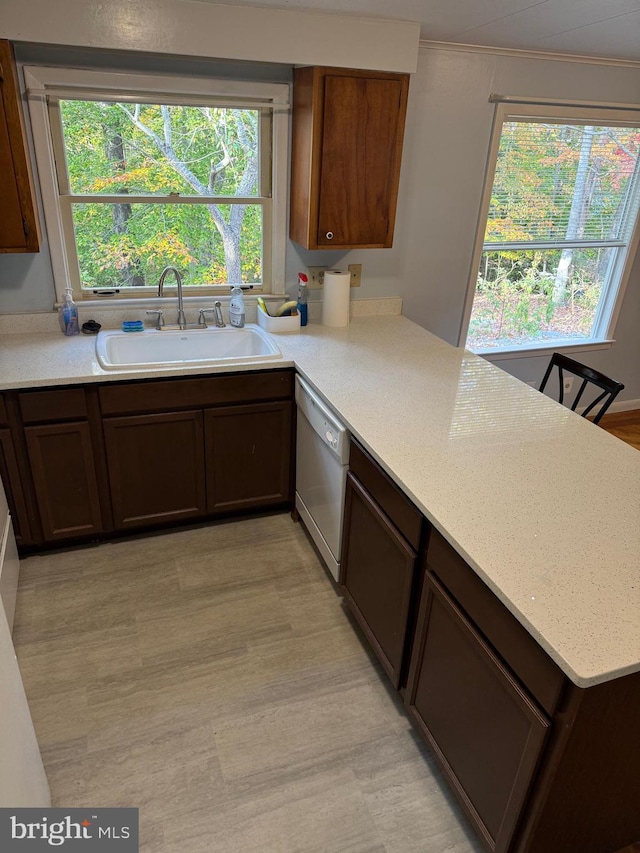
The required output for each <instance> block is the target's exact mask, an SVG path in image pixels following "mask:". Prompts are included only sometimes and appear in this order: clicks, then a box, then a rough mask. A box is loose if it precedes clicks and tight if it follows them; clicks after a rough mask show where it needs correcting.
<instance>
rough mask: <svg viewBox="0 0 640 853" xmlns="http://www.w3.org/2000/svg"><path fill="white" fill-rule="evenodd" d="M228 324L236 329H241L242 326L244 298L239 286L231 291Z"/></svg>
mask: <svg viewBox="0 0 640 853" xmlns="http://www.w3.org/2000/svg"><path fill="white" fill-rule="evenodd" d="M229 323H230V324H231V325H232V326H234V327H235V328H236V329H242V327H243V326H244V296H243V295H242V288H241V287H240V286H239V285H236V286H235V287H234V288H233V289H232V291H231V301H230V302H229Z"/></svg>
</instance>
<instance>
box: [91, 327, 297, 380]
mask: <svg viewBox="0 0 640 853" xmlns="http://www.w3.org/2000/svg"><path fill="white" fill-rule="evenodd" d="M96 355H97V357H98V361H99V363H100V366H101V367H102V368H104V370H126V369H131V370H134V369H135V370H140V369H149V370H152V369H153V368H157V367H174V366H175V367H177V366H182V367H191V366H193V367H196V366H198V365H202V366H203V367H206V366H208V365H216V364H254V363H256V362H260V361H265V360H268V359H273V358H282V353H281V352H280V350H279V348H278V347H277V345H276V344H275V342H274V341H273V339H272V338H271V336H270V335H269V334H268V333H267V332H265V331H263V329H261V328H260V327H259V326H256V325H254V324H252V323H249V324H247V325H246V326H245V327H244V328H242V329H234V328H231V327H230V326H229V327H226V328H224V329H218V328H213V327H209V328H200V327H198V328H191V329H167V330H158V329H145V330H144V331H143V332H120V331H117V332H99V333H98V337H97V339H96Z"/></svg>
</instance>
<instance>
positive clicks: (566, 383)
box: [562, 376, 574, 394]
mask: <svg viewBox="0 0 640 853" xmlns="http://www.w3.org/2000/svg"><path fill="white" fill-rule="evenodd" d="M573 379H574V377H573V376H565V377H564V379H563V380H562V388H563V390H564V393H565V394H570V393H571V388H572V387H573Z"/></svg>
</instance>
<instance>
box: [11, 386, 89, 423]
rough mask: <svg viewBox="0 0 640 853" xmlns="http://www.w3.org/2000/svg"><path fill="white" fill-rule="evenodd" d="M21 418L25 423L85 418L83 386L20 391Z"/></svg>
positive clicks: (85, 404) (85, 408)
mask: <svg viewBox="0 0 640 853" xmlns="http://www.w3.org/2000/svg"><path fill="white" fill-rule="evenodd" d="M18 400H19V401H20V411H21V412H22V420H23V421H24V422H25V423H26V424H43V423H48V422H51V421H67V420H78V419H85V418H86V417H87V403H86V400H85V396H84V389H83V388H62V389H60V388H56V389H55V390H53V391H22V392H20V394H18Z"/></svg>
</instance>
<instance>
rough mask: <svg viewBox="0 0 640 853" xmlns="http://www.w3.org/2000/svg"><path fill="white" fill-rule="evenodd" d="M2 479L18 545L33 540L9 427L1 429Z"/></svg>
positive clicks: (0, 477) (0, 458)
mask: <svg viewBox="0 0 640 853" xmlns="http://www.w3.org/2000/svg"><path fill="white" fill-rule="evenodd" d="M0 479H1V480H2V483H3V485H4V491H5V494H6V496H7V503H8V504H9V510H10V512H11V519H12V521H13V530H14V533H15V536H16V542H17V543H18V545H26V544H29V543H30V542H31V525H30V524H29V516H28V513H27V507H26V503H25V499H24V493H23V490H22V482H21V478H20V472H19V470H18V463H17V460H16V455H15V450H14V446H13V438H12V436H11V431H10V430H9V429H0Z"/></svg>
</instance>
